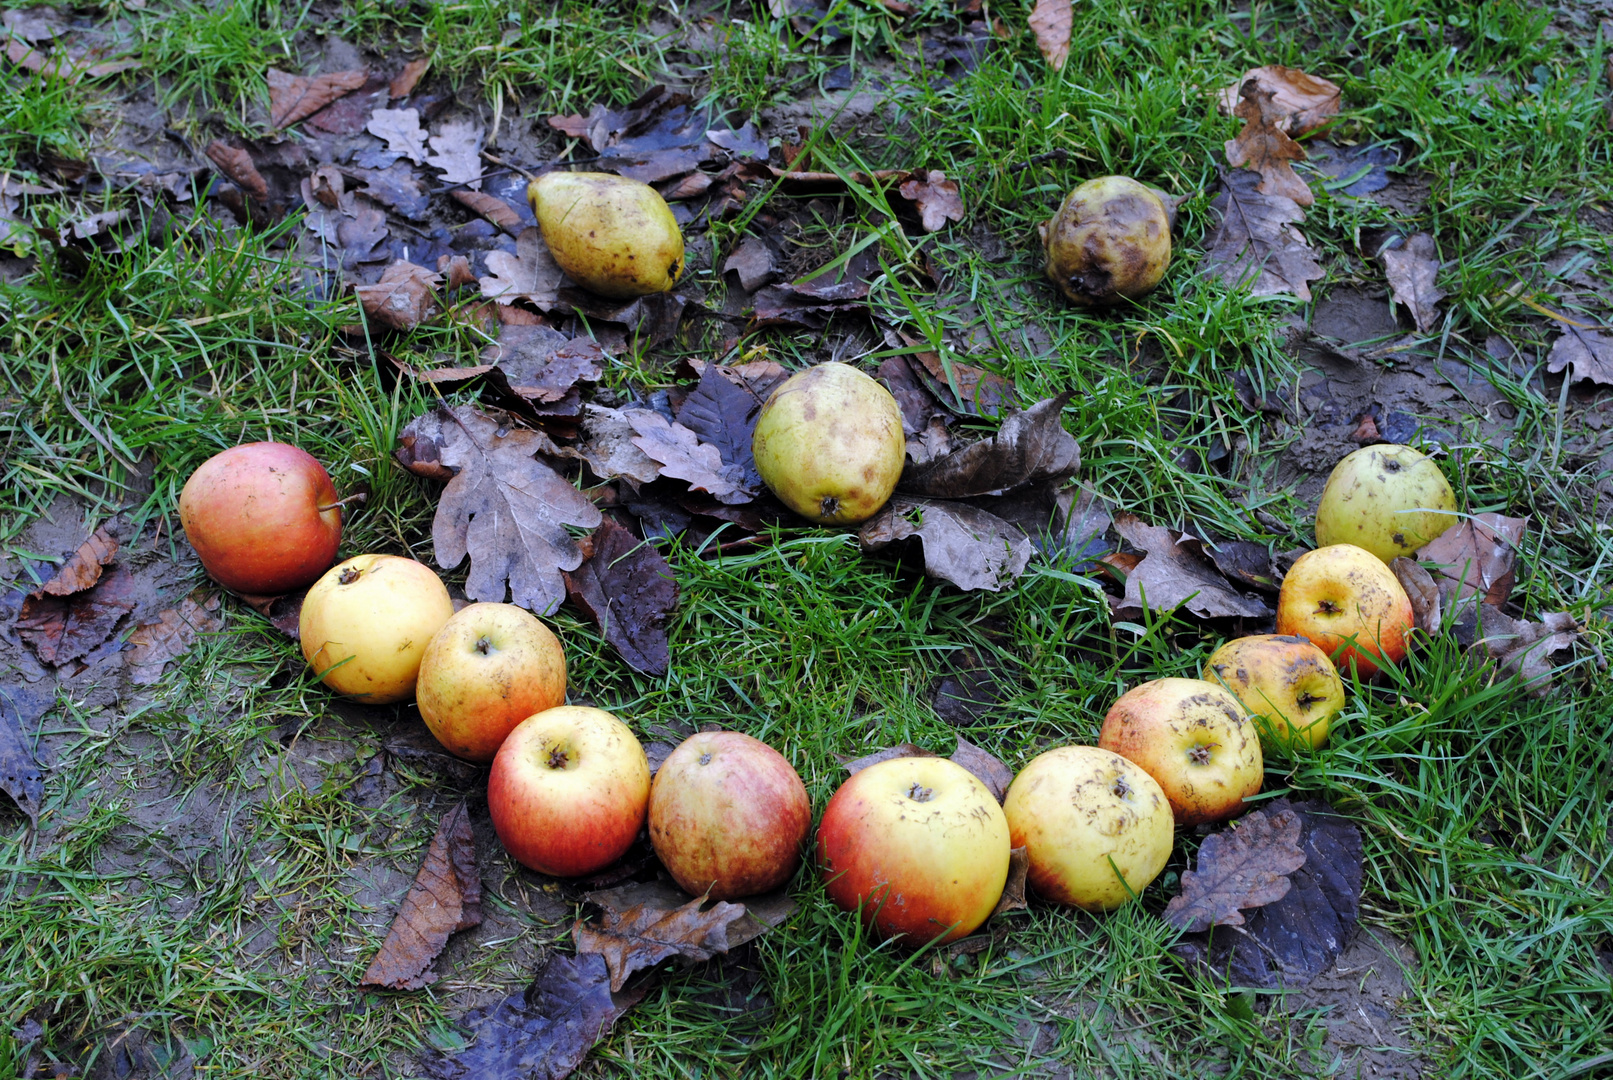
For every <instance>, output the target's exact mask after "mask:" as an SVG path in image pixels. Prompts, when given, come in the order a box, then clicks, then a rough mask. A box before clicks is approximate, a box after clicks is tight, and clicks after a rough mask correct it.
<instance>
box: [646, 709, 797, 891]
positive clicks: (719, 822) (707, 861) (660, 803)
mask: <svg viewBox="0 0 1613 1080" xmlns="http://www.w3.org/2000/svg"><path fill="white" fill-rule="evenodd" d="M811 829H812V802H811V800H810V799H808V798H807V793H806V785H804V784H802V783H801V777H800V776H799V775H798V774H797V773H796V771H795V769H794V768H793V767H792V766H791V765H790V763H789V762H788V761H786V760H785V759H784V755H783V754H781V753H779V752H778V751H777V750H775V749H773V748H772V747H771V746H768V745H767V744H766V743H764V742H762V741H761V740H760V739H753V738H751V737H750V736H749V735H745V734H741V733H740V732H737V731H706V732H701V733H700V734H698V735H691V736H690V737H689V738H687V739H685V740H684V741H683V742H682V743H680V744H679V745H678V748H677V749H676V750H674V751H672V753H671V754H669V755H668V756H667V759H666V761H665V762H663V763H662V764H661V768H660V769H659V770H658V771H657V772H656V774H655V782H654V783H653V784H652V785H651V787H650V844H651V845H652V846H653V847H654V848H655V854H656V855H657V856H659V857H660V859H661V863H662V865H664V866H665V867H666V868H667V872H668V873H669V874H671V875H672V880H674V881H676V882H677V883H678V884H679V885H680V886H682V888H683V890H684V891H685V892H688V893H691V894H693V895H695V896H707V895H709V896H710V897H711V898H712V899H713V900H732V899H733V898H735V897H738V896H754V895H755V894H756V893H764V892H767V891H769V890H770V889H776V888H778V887H779V886H780V885H783V884H784V883H785V882H787V881H789V880H790V875H792V874H794V873H795V868H796V867H797V866H799V865H801V845H802V843H804V842H805V841H806V838H807V833H808V832H809V831H811Z"/></svg>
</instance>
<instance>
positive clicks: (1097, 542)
mask: <svg viewBox="0 0 1613 1080" xmlns="http://www.w3.org/2000/svg"><path fill="white" fill-rule="evenodd" d="M1058 507H1059V512H1060V513H1061V514H1062V515H1063V522H1064V528H1063V535H1062V536H1060V537H1058V538H1057V542H1056V544H1055V545H1050V547H1051V548H1052V551H1053V553H1055V554H1060V555H1068V556H1070V557H1071V558H1072V559H1074V560H1082V562H1079V563H1078V565H1077V566H1076V571H1077V572H1078V573H1085V572H1086V568H1087V567H1090V566H1091V563H1090V562H1085V560H1091V559H1095V558H1097V557H1098V556H1100V555H1103V554H1104V553H1106V552H1108V551H1109V550H1110V548H1111V545H1110V543H1109V542H1108V540H1106V539H1105V537H1106V536H1107V535H1108V532H1109V529H1110V528H1111V527H1112V526H1113V525H1114V508H1113V507H1111V506H1110V505H1109V502H1108V500H1106V499H1105V498H1103V496H1101V495H1099V494H1098V493H1097V492H1096V491H1094V490H1093V489H1092V488H1091V487H1090V486H1087V485H1085V484H1083V485H1081V486H1080V488H1078V489H1070V488H1065V489H1064V490H1063V491H1061V492H1059V494H1058ZM1033 539H1034V537H1033Z"/></svg>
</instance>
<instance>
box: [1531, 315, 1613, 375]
mask: <svg viewBox="0 0 1613 1080" xmlns="http://www.w3.org/2000/svg"><path fill="white" fill-rule="evenodd" d="M1564 368H1571V370H1570V371H1569V378H1570V379H1572V380H1573V381H1574V382H1579V381H1580V380H1581V379H1589V380H1591V382H1594V383H1600V384H1601V385H1603V386H1613V338H1610V337H1607V336H1606V335H1604V334H1600V333H1597V331H1595V330H1588V329H1585V328H1583V327H1578V326H1568V325H1565V326H1564V327H1563V333H1562V336H1561V337H1559V338H1558V339H1557V340H1556V341H1554V342H1552V345H1551V353H1550V355H1549V356H1548V357H1547V360H1546V370H1547V371H1549V372H1551V373H1552V374H1553V375H1555V374H1557V372H1559V371H1562V370H1563V369H1564Z"/></svg>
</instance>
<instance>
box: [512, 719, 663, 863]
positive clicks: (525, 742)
mask: <svg viewBox="0 0 1613 1080" xmlns="http://www.w3.org/2000/svg"><path fill="white" fill-rule="evenodd" d="M649 801H650V762H649V759H648V758H646V757H645V756H644V747H643V746H641V745H640V744H639V741H638V738H637V737H636V736H635V735H634V734H633V732H632V729H630V728H629V727H628V726H627V725H626V724H624V723H622V722H621V721H620V720H618V719H617V718H616V717H614V716H612V715H611V714H610V713H608V712H606V711H605V710H603V709H593V708H588V707H587V706H583V705H562V706H560V707H559V708H556V709H547V710H545V711H543V712H540V713H538V714H537V715H536V716H529V717H527V718H526V719H525V720H523V721H521V723H519V724H517V725H516V727H515V730H514V731H512V732H510V734H509V737H508V738H506V739H505V740H504V745H503V746H500V747H499V748H498V754H497V755H496V756H494V758H493V769H492V772H491V773H490V774H489V775H488V777H487V809H488V811H489V812H490V813H491V814H492V817H493V831H494V832H496V833H497V834H498V838H499V842H500V843H502V844H503V845H504V849H505V850H506V851H508V852H509V853H510V855H511V857H512V858H514V859H515V861H516V862H518V863H520V864H521V865H522V866H525V867H528V868H530V869H533V870H536V871H538V872H539V873H540V874H550V875H552V876H554V877H581V876H582V875H584V874H592V873H593V872H594V871H596V870H602V869H604V868H605V867H607V866H609V865H610V864H611V863H613V862H615V861H616V860H617V859H619V858H621V857H622V855H623V853H625V852H626V851H627V849H628V848H629V847H631V846H632V844H633V839H634V837H636V836H638V832H639V830H640V829H641V828H643V827H644V817H645V811H646V810H647V808H648V806H649Z"/></svg>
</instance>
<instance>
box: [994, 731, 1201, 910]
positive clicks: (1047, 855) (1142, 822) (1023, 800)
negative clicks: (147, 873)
mask: <svg viewBox="0 0 1613 1080" xmlns="http://www.w3.org/2000/svg"><path fill="white" fill-rule="evenodd" d="M1003 813H1004V814H1005V815H1006V816H1007V818H1008V842H1009V844H1010V845H1012V846H1013V847H1023V848H1024V849H1025V854H1026V856H1027V858H1028V859H1029V862H1030V866H1029V869H1028V870H1027V871H1026V874H1025V880H1026V881H1028V882H1029V883H1030V886H1031V888H1033V889H1035V890H1036V893H1037V895H1039V896H1042V897H1045V898H1047V899H1049V900H1053V901H1055V902H1057V903H1060V904H1072V905H1074V906H1075V907H1078V908H1083V909H1085V910H1087V911H1109V910H1111V909H1113V908H1117V907H1119V906H1120V905H1121V904H1124V903H1125V902H1126V901H1127V900H1128V899H1129V898H1131V897H1133V896H1136V895H1137V894H1139V893H1141V892H1142V891H1143V889H1145V888H1147V887H1148V883H1149V882H1151V881H1153V880H1154V878H1156V877H1158V876H1159V872H1160V871H1161V870H1163V869H1164V868H1165V863H1166V862H1167V861H1168V860H1169V859H1170V856H1171V845H1172V843H1173V842H1174V841H1175V838H1176V827H1175V825H1176V822H1175V818H1174V817H1173V816H1172V815H1171V806H1170V802H1169V800H1167V799H1166V798H1165V792H1164V791H1163V790H1161V789H1160V786H1159V784H1158V783H1157V782H1156V781H1155V780H1154V778H1153V777H1151V776H1149V775H1148V774H1147V773H1146V772H1144V771H1143V770H1142V769H1141V768H1140V767H1139V766H1137V765H1136V764H1134V763H1132V762H1130V761H1127V760H1126V759H1125V758H1123V757H1121V756H1120V755H1119V754H1116V753H1114V752H1113V751H1110V750H1102V749H1099V748H1098V747H1096V746H1060V747H1058V748H1056V749H1053V750H1049V751H1047V752H1046V753H1045V754H1041V755H1038V756H1037V757H1036V758H1035V759H1033V760H1032V761H1031V763H1030V764H1029V765H1026V766H1025V768H1024V769H1022V770H1021V771H1020V773H1019V775H1018V776H1016V777H1014V782H1013V783H1012V784H1011V785H1009V788H1008V798H1007V799H1006V800H1005V801H1004V802H1003Z"/></svg>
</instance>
